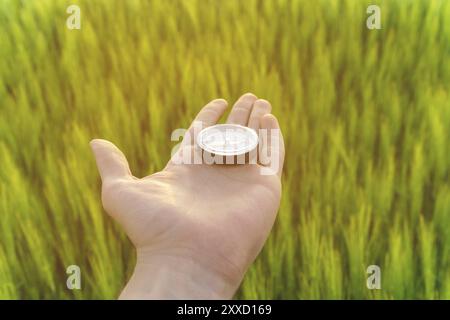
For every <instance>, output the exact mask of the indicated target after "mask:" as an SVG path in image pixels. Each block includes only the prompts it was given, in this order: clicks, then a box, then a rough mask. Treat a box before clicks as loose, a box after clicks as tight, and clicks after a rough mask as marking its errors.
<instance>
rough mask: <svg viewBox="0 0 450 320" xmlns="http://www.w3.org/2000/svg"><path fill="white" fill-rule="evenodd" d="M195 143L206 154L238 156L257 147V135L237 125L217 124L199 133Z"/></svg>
mask: <svg viewBox="0 0 450 320" xmlns="http://www.w3.org/2000/svg"><path fill="white" fill-rule="evenodd" d="M197 143H198V145H199V146H200V148H202V149H203V150H205V151H206V152H209V153H213V154H216V155H221V156H238V155H241V154H245V153H247V152H250V151H252V150H253V149H255V148H256V146H257V145H258V135H257V134H256V132H255V131H254V130H252V129H250V128H248V127H243V126H240V125H237V124H217V125H215V126H211V127H207V128H205V129H203V130H202V131H200V133H199V134H198V136H197Z"/></svg>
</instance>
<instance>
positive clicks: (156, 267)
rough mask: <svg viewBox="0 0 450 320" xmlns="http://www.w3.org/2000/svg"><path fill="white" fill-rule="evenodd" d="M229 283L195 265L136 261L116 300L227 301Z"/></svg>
mask: <svg viewBox="0 0 450 320" xmlns="http://www.w3.org/2000/svg"><path fill="white" fill-rule="evenodd" d="M238 285H239V283H231V282H230V281H227V280H226V279H224V278H223V277H221V276H219V275H217V274H214V273H212V272H211V271H210V270H206V269H205V268H203V267H202V266H201V265H199V264H198V263H197V262H196V261H192V260H189V259H185V258H178V257H170V256H155V257H151V258H149V257H145V258H143V257H140V256H139V253H138V259H137V263H136V267H135V270H134V273H133V275H132V277H131V278H130V280H129V282H128V283H127V285H126V286H125V288H124V290H123V291H122V293H121V295H120V297H119V299H231V298H232V297H233V294H234V292H235V291H236V289H237V287H238Z"/></svg>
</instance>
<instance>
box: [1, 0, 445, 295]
mask: <svg viewBox="0 0 450 320" xmlns="http://www.w3.org/2000/svg"><path fill="white" fill-rule="evenodd" d="M70 4H77V5H79V6H80V8H81V30H69V29H67V27H66V19H67V18H68V16H69V14H67V13H66V8H67V7H68V6H69V5H70ZM369 4H377V5H379V6H380V8H381V23H382V29H381V30H368V29H367V27H366V19H367V17H368V14H367V13H366V8H367V6H368V5H369ZM449 22H450V1H439V0H437V1H426V0H423V1H422V0H416V1H408V0H403V1H401V0H397V1H396V0H391V1H375V2H372V1H357V0H354V1H350V0H342V1H332V0H329V1H325V0H322V1H309V0H299V1H288V0H266V1H254V0H245V1H238V0H226V1H225V0H223V1H219V0H201V1H197V0H179V1H162V0H155V1H144V0H126V1H120V0H91V1H66V0H34V1H33V0H27V1H26V0H22V1H20V0H0V298H3V299H11V298H13V299H15V298H18V299H22V298H27V299H37V298H56V299H72V298H76V299H80V298H84V299H90V298H98V299H104V298H116V297H117V296H118V293H119V292H120V289H121V287H122V286H123V285H124V283H125V282H126V279H127V277H128V276H129V275H130V273H131V272H132V269H133V264H134V259H135V256H134V251H133V248H132V246H131V244H130V242H129V241H128V239H127V238H126V236H125V235H124V233H123V232H122V231H121V230H120V228H119V227H118V226H117V225H116V224H115V223H114V222H113V221H112V220H111V219H110V218H108V216H107V215H105V214H104V212H103V210H102V207H101V199H100V180H99V176H98V173H97V170H96V167H95V162H94V159H93V157H92V155H91V151H90V149H89V145H88V143H89V141H90V140H91V139H92V138H96V137H102V138H105V139H109V140H111V141H113V142H114V143H115V144H117V145H118V146H119V147H120V148H121V149H122V150H123V151H124V153H125V154H126V155H127V157H128V159H129V161H130V165H131V169H132V170H133V172H134V173H135V175H136V176H144V175H147V174H150V173H153V172H155V171H157V170H160V169H162V168H163V167H164V165H165V163H166V161H167V160H168V158H169V156H170V150H171V148H172V147H173V146H174V145H175V142H171V141H170V133H171V132H172V130H174V129H176V128H185V127H187V125H188V124H189V123H190V121H191V119H192V118H193V116H194V115H195V114H196V113H197V112H198V110H199V109H200V108H201V107H202V106H203V105H204V104H205V103H207V102H208V101H209V100H211V99H214V98H218V97H222V98H225V99H227V100H228V101H230V102H232V101H234V100H235V99H236V98H237V97H238V96H240V95H241V94H242V93H245V92H248V91H250V92H253V93H255V94H256V95H258V96H259V97H261V98H265V99H268V100H270V101H271V102H272V104H273V109H274V110H273V113H274V114H275V115H276V116H277V117H279V119H280V124H281V126H282V129H283V133H284V136H285V142H286V149H287V156H286V163H285V171H284V176H283V199H282V204H281V208H280V212H279V216H278V219H277V221H276V224H275V227H274V230H273V232H272V233H271V236H270V238H269V240H268V242H267V243H266V246H265V248H264V250H263V252H262V253H261V255H260V256H259V257H258V259H257V260H256V262H255V263H254V265H253V266H252V267H251V269H250V270H249V272H248V273H247V276H246V277H245V280H244V282H243V284H242V286H241V288H240V290H239V292H238V293H237V295H236V297H238V298H252V299H255V298H262V299H266V298H274V299H297V298H300V299H305V298H308V299H319V298H321V299H324V298H326V299H332V298H338V299H342V298H350V299H352V298H360V299H377V298H387V299H391V298H393V299H402V298H408V299H418V298H425V299H444V298H445V299H449V298H450V230H449V228H450V186H449V180H450V179H449V168H450V156H449V150H448V144H449V142H448V141H449V137H450V91H449V89H450V23H449ZM71 264H76V265H79V266H80V267H81V274H82V289H81V290H74V291H71V290H68V289H67V287H66V279H67V274H66V267H67V266H69V265H71ZM372 264H376V265H379V266H380V267H381V276H382V277H381V279H382V280H381V282H382V289H381V290H368V289H367V287H366V279H367V277H368V275H367V274H366V268H367V266H369V265H372Z"/></svg>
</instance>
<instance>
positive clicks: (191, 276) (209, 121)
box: [91, 93, 284, 299]
mask: <svg viewBox="0 0 450 320" xmlns="http://www.w3.org/2000/svg"><path fill="white" fill-rule="evenodd" d="M226 108H227V102H226V101H225V100H223V99H216V100H213V101H211V102H210V103H208V104H207V105H206V106H205V107H204V108H203V109H202V110H201V111H200V112H199V114H198V115H197V117H196V118H195V120H194V121H199V122H201V124H202V125H203V127H206V126H211V125H214V124H216V123H217V122H218V121H219V119H220V117H221V116H222V114H223V113H224V112H225V110H226ZM270 112H271V105H270V103H269V102H268V101H266V100H262V99H258V98H257V97H256V96H255V95H253V94H250V93H247V94H244V95H243V96H242V97H240V98H239V99H238V101H237V102H236V103H235V105H234V106H233V109H232V110H231V112H230V115H229V117H228V119H227V123H234V124H240V125H244V126H248V127H250V128H253V129H255V130H258V129H267V130H268V131H269V133H270V132H275V131H278V132H279V125H278V121H277V119H276V118H275V117H274V116H273V115H272V114H270ZM197 123H198V122H197ZM273 129H278V130H273ZM193 130H194V129H193V126H191V128H190V129H189V130H188V133H187V134H186V135H185V138H184V140H183V142H182V143H181V146H180V149H179V150H178V151H177V153H175V155H174V156H179V155H181V154H183V153H184V152H189V151H193V152H200V151H199V150H198V147H196V144H195V135H194V134H193V133H194V132H193ZM271 130H273V131H271ZM277 139H279V141H278V143H279V148H278V147H277V148H274V147H273V146H274V145H275V143H272V141H273V140H270V139H269V141H267V142H265V143H264V145H263V146H262V147H263V148H265V150H269V152H270V154H271V155H272V157H271V159H277V162H278V163H279V165H278V168H277V170H276V171H275V172H274V174H271V175H262V174H261V168H262V165H261V164H259V163H258V164H242V165H226V164H223V165H219V164H212V165H211V164H176V163H175V161H173V159H174V157H172V160H170V161H169V162H168V164H167V166H166V167H165V168H164V170H162V171H160V172H157V173H155V174H152V175H150V176H147V177H145V178H142V179H138V178H136V177H134V176H133V175H132V174H131V171H130V169H129V166H128V162H127V160H126V158H125V156H124V155H123V153H122V152H121V151H120V150H119V149H118V148H117V147H116V146H114V145H113V144H112V143H111V142H108V141H106V140H100V139H94V140H92V141H91V147H92V150H93V152H94V155H95V158H96V162H97V167H98V169H99V172H100V176H101V178H102V202H103V206H104V208H105V210H106V211H107V212H108V213H109V214H110V215H111V216H112V217H113V218H114V219H116V220H117V221H118V222H119V223H120V224H121V225H122V227H123V228H124V230H125V232H126V233H127V235H128V237H129V238H130V239H131V241H132V242H133V244H134V246H135V247H136V252H137V262H136V267H135V270H134V274H133V276H132V277H131V279H130V280H129V282H128V283H127V285H126V287H125V288H124V290H123V291H122V293H121V295H120V298H121V299H230V298H232V296H233V294H234V293H235V292H236V290H237V288H238V287H239V284H240V283H241V281H242V278H243V276H244V274H245V272H246V270H247V269H248V267H249V266H250V264H251V263H252V262H253V261H254V260H255V258H256V256H257V255H258V253H259V252H260V251H261V249H262V247H263V245H264V242H265V241H266V239H267V237H268V234H269V232H270V230H271V228H272V225H273V223H274V220H275V217H276V214H277V211H278V208H279V204H280V197H281V182H280V175H281V171H282V165H283V160H284V145H283V139H282V136H281V135H279V136H278V138H277ZM260 147H261V146H260ZM267 165H270V164H269V163H267Z"/></svg>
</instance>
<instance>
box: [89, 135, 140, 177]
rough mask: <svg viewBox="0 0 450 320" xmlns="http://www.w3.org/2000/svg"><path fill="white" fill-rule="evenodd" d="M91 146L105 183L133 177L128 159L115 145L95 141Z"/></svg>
mask: <svg viewBox="0 0 450 320" xmlns="http://www.w3.org/2000/svg"><path fill="white" fill-rule="evenodd" d="M90 145H91V148H92V151H93V152H94V156H95V161H96V162H97V168H98V171H99V172H100V176H101V178H102V182H103V183H104V182H105V181H107V180H112V179H119V178H127V177H131V171H130V167H129V166H128V161H127V159H126V158H125V156H124V155H123V153H122V151H120V150H119V149H118V148H117V147H116V146H115V145H114V144H112V143H111V142H109V141H106V140H102V139H94V140H92V141H91V142H90Z"/></svg>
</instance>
